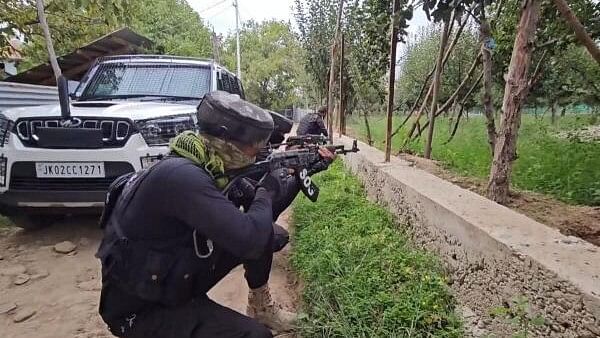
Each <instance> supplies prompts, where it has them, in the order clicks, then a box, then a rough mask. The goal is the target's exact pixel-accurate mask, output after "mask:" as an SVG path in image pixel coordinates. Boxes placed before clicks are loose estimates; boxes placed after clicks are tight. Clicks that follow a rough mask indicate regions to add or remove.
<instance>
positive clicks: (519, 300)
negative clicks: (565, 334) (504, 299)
mask: <svg viewBox="0 0 600 338" xmlns="http://www.w3.org/2000/svg"><path fill="white" fill-rule="evenodd" d="M491 315H492V316H494V317H499V318H502V319H504V320H506V321H507V322H508V323H510V324H511V325H512V326H513V327H515V329H516V332H514V333H513V335H512V336H511V337H512V338H527V337H531V333H532V332H531V331H532V329H534V328H535V327H539V326H543V325H544V322H545V320H544V317H542V316H541V315H535V314H531V310H530V308H529V301H528V300H527V298H525V297H516V298H515V299H513V300H512V301H511V304H509V306H500V307H497V308H494V309H492V311H491Z"/></svg>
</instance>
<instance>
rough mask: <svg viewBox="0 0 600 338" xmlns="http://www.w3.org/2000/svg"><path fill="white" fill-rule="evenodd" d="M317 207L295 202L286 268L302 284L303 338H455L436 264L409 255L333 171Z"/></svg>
mask: <svg viewBox="0 0 600 338" xmlns="http://www.w3.org/2000/svg"><path fill="white" fill-rule="evenodd" d="M316 183H317V184H318V185H319V187H320V188H321V192H320V196H319V200H318V201H317V203H312V202H310V201H308V199H306V198H298V199H297V200H296V202H295V203H294V212H293V222H294V224H295V229H296V232H295V235H294V241H295V244H294V252H293V254H292V265H293V267H294V268H295V269H296V271H297V272H298V274H299V276H300V278H301V279H302V280H303V281H304V288H303V292H302V293H303V294H302V296H303V305H304V308H303V312H304V313H305V315H304V316H303V317H301V318H302V325H301V334H302V336H304V337H461V336H462V326H461V323H460V321H459V320H458V319H457V317H456V316H455V314H454V304H455V303H454V299H453V298H452V296H451V294H450V292H449V289H448V287H447V285H446V279H445V276H444V274H443V270H442V268H441V265H440V263H439V262H438V260H437V259H436V257H434V256H433V255H431V254H428V253H426V252H424V251H422V250H418V249H415V248H414V247H412V246H411V245H410V244H409V243H408V240H407V235H406V234H405V233H404V232H403V230H402V229H399V228H398V226H397V225H395V224H394V222H393V220H392V217H391V215H390V214H389V213H388V212H387V211H386V210H384V209H383V208H382V207H380V206H377V205H375V204H373V203H371V202H369V201H368V200H367V199H366V197H365V193H364V191H363V189H362V187H361V185H360V184H359V182H358V181H357V179H356V178H354V177H353V176H351V175H350V174H349V173H347V172H346V171H345V170H344V169H343V168H342V167H341V165H340V163H339V162H338V163H335V164H334V165H332V167H331V168H330V170H328V171H327V172H324V173H322V174H321V175H319V177H317V179H316Z"/></svg>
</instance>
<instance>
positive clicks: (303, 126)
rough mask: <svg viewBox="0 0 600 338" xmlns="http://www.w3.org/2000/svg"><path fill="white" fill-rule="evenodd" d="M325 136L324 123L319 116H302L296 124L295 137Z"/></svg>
mask: <svg viewBox="0 0 600 338" xmlns="http://www.w3.org/2000/svg"><path fill="white" fill-rule="evenodd" d="M321 134H323V135H325V136H328V135H327V128H325V122H323V119H322V118H321V116H319V114H316V113H310V114H307V115H306V116H304V117H303V118H302V119H301V120H300V123H299V124H298V129H297V130H296V135H298V136H301V135H321Z"/></svg>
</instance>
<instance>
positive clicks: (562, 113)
mask: <svg viewBox="0 0 600 338" xmlns="http://www.w3.org/2000/svg"><path fill="white" fill-rule="evenodd" d="M566 114H567V107H566V106H564V107H562V109H561V111H560V117H565V115H566Z"/></svg>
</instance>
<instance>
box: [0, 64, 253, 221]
mask: <svg viewBox="0 0 600 338" xmlns="http://www.w3.org/2000/svg"><path fill="white" fill-rule="evenodd" d="M214 90H224V91H228V92H230V93H234V94H238V95H240V96H241V97H244V91H243V88H242V84H241V82H240V81H239V80H238V78H237V77H236V76H235V75H234V74H232V73H231V72H229V71H228V70H226V69H225V68H224V67H222V66H220V65H218V64H216V63H215V62H214V61H212V60H204V59H193V58H183V57H171V56H155V55H151V56H149V55H136V56H113V57H106V58H102V59H99V60H97V61H96V63H95V64H94V65H93V66H92V67H91V68H90V70H89V71H88V73H87V74H86V76H85V77H84V78H83V79H82V81H81V83H80V85H79V87H78V88H77V90H76V92H75V93H74V94H72V98H73V101H72V102H71V104H70V116H71V118H70V120H69V123H65V120H64V118H61V107H60V106H59V105H55V106H38V107H25V108H16V109H9V110H5V111H3V112H2V113H1V114H0V153H1V155H0V213H2V214H4V215H6V216H8V217H9V218H11V219H12V220H13V222H14V223H15V224H16V225H18V226H21V227H23V228H35V227H39V226H42V225H47V224H49V223H51V222H52V220H53V219H54V218H55V217H57V216H62V215H65V214H72V213H77V212H82V211H83V212H89V211H94V212H98V211H99V210H100V208H101V207H102V206H103V202H104V198H105V193H106V190H107V188H108V186H109V185H110V183H111V182H112V181H113V180H114V179H115V178H116V177H118V176H120V175H123V174H125V173H128V172H131V171H137V170H139V169H141V168H144V167H146V166H149V165H151V164H152V163H154V162H155V161H157V160H158V159H160V158H161V157H162V156H163V155H165V154H167V152H168V141H169V139H171V138H172V137H173V136H175V135H177V134H178V133H180V132H181V131H183V130H194V129H196V127H197V126H196V122H197V120H196V115H195V112H196V106H197V105H198V104H199V103H200V101H201V100H202V98H203V96H204V94H206V93H207V92H210V91H214Z"/></svg>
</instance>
